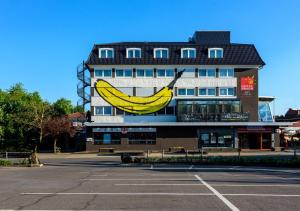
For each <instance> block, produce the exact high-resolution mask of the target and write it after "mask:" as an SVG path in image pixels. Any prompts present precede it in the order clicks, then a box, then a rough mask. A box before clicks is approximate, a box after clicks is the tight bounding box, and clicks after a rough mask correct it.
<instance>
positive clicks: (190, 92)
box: [177, 88, 195, 96]
mask: <svg viewBox="0 0 300 211" xmlns="http://www.w3.org/2000/svg"><path fill="white" fill-rule="evenodd" d="M177 95H178V96H194V95H195V89H194V88H178V91H177Z"/></svg>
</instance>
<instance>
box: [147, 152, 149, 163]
mask: <svg viewBox="0 0 300 211" xmlns="http://www.w3.org/2000/svg"><path fill="white" fill-rule="evenodd" d="M147 162H149V149H147Z"/></svg>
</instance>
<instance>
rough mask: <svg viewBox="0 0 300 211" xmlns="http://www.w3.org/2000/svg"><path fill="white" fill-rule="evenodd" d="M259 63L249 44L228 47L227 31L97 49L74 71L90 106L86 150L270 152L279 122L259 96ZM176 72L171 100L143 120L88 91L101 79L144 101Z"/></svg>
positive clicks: (275, 143)
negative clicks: (144, 98)
mask: <svg viewBox="0 0 300 211" xmlns="http://www.w3.org/2000/svg"><path fill="white" fill-rule="evenodd" d="M264 65H265V63H264V61H263V60H262V58H261V57H260V55H259V53H258V52H257V49H256V48H255V46H254V45H253V44H240V43H232V42H231V40H230V32H229V31H196V32H195V33H194V35H193V37H192V38H190V39H189V40H188V41H187V42H116V43H107V44H96V45H94V47H93V49H92V51H91V53H90V55H89V57H88V59H87V60H86V61H85V62H84V63H83V64H82V65H80V66H79V67H78V70H77V74H78V77H79V78H80V79H81V83H80V84H79V87H78V94H79V95H80V96H81V97H82V100H83V101H82V102H83V104H86V103H89V104H90V113H91V117H90V121H88V122H86V123H85V125H86V131H87V142H86V150H88V151H97V150H98V149H99V148H102V147H103V148H104V147H110V148H114V149H116V150H147V149H149V150H160V149H165V150H168V149H170V148H172V147H184V148H185V149H188V150H195V149H199V148H200V147H204V148H238V147H241V148H242V149H260V150H265V149H266V150H271V149H276V148H277V147H279V134H278V133H277V132H278V131H279V130H278V128H279V127H281V126H285V125H286V123H280V122H275V121H274V119H273V114H272V109H271V108H270V102H271V101H273V98H270V97H259V87H258V80H259V72H260V71H263V70H262V68H263V67H264ZM182 70H184V72H183V74H182V76H181V77H180V78H179V79H178V80H177V81H176V83H175V85H174V87H173V97H172V100H171V101H170V103H169V104H168V105H167V106H165V107H163V108H162V109H161V110H159V111H156V112H154V113H150V114H146V115H144V114H133V113H131V112H127V111H123V110H122V109H119V108H116V107H114V106H113V105H111V103H110V102H109V100H105V99H103V98H102V97H101V96H100V95H99V94H98V92H97V90H96V89H95V84H96V83H97V80H99V79H103V80H105V81H107V82H109V83H110V84H111V85H112V86H114V87H115V88H117V89H118V90H119V91H121V92H124V93H126V94H127V95H129V96H144V97H147V96H151V95H153V94H155V93H156V92H158V91H159V90H161V89H162V88H163V87H165V86H167V85H168V84H169V83H170V82H171V81H172V80H174V78H175V77H176V75H177V74H178V73H179V72H181V71H182ZM85 72H87V73H85ZM86 75H88V77H86ZM85 88H87V89H89V88H90V93H89V95H88V94H85V93H84V90H85Z"/></svg>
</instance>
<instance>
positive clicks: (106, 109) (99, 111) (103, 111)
mask: <svg viewBox="0 0 300 211" xmlns="http://www.w3.org/2000/svg"><path fill="white" fill-rule="evenodd" d="M95 114H96V115H100V116H111V115H112V106H96V107H95Z"/></svg>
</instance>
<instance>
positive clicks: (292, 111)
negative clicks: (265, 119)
mask: <svg viewBox="0 0 300 211" xmlns="http://www.w3.org/2000/svg"><path fill="white" fill-rule="evenodd" d="M276 121H279V122H296V121H300V109H297V108H289V110H288V111H287V112H286V113H285V115H284V116H283V115H282V116H277V117H276Z"/></svg>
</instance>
